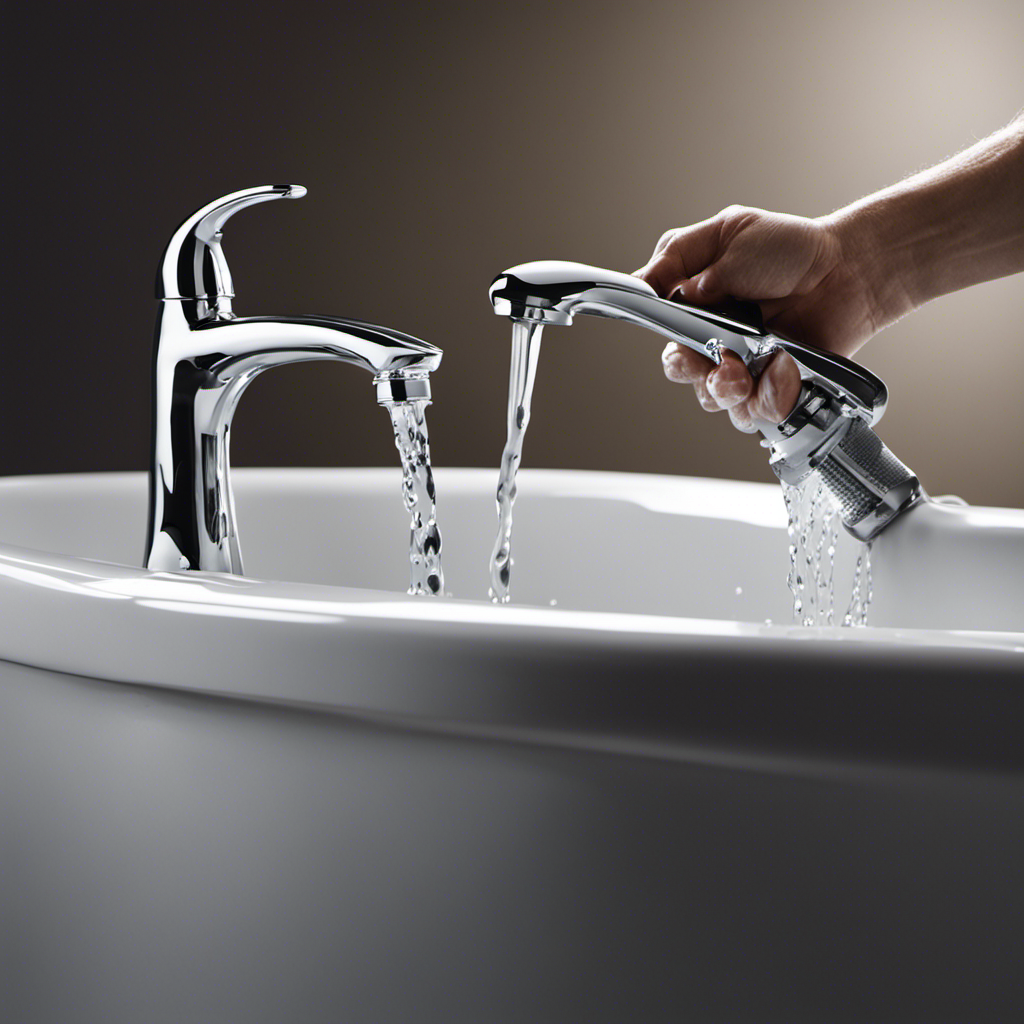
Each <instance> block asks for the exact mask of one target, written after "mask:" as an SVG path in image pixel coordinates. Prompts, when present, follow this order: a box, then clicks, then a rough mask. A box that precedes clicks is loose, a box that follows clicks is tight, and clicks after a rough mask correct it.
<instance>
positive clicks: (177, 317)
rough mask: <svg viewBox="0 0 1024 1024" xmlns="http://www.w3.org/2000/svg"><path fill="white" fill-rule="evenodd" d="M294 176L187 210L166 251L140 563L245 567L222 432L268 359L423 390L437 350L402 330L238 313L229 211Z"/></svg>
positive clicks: (386, 391)
mask: <svg viewBox="0 0 1024 1024" xmlns="http://www.w3.org/2000/svg"><path fill="white" fill-rule="evenodd" d="M305 194H306V190H305V189H304V188H303V187H302V186H301V185H262V186H259V187H257V188H250V189H245V190H243V191H241V192H233V193H232V194H230V195H227V196H223V197H222V198H220V199H217V200H215V201H214V202H212V203H210V204H209V205H207V206H204V207H203V208H202V209H200V210H198V211H196V212H195V213H194V214H192V216H190V217H188V218H187V219H186V220H185V221H184V222H183V223H182V224H181V226H180V227H179V228H178V229H177V231H175V233H174V235H173V236H172V237H171V240H170V242H169V243H168V245H167V249H166V250H165V252H164V257H163V262H162V264H161V268H160V274H159V277H158V279H157V298H158V299H159V300H160V311H159V313H158V317H157V327H156V343H155V350H154V357H153V436H152V453H151V456H152V457H151V463H150V483H149V492H150V493H149V524H148V530H147V539H146V552H145V565H146V566H147V567H148V568H150V569H158V570H164V571H171V572H173V571H179V570H182V569H205V570H209V571H213V572H227V573H238V574H240V573H241V572H242V557H241V552H240V549H239V544H238V531H237V527H236V525H235V512H234V502H233V499H232V494H231V484H230V479H229V456H228V450H229V449H228V445H229V432H230V428H231V420H232V417H233V415H234V412H235V408H236V407H237V405H238V400H239V399H240V398H241V396H242V392H243V391H245V389H246V387H248V385H249V384H250V382H251V381H252V380H253V378H255V377H256V376H257V375H258V374H260V373H262V372H263V371H264V370H266V369H269V368H270V367H271V366H281V365H283V364H285V363H295V362H304V361H309V360H319V359H337V360H341V361H342V362H346V363H352V364H354V365H355V366H360V367H362V368H363V369H364V370H368V371H369V372H370V373H372V374H373V379H374V384H375V385H376V393H377V401H378V402H380V403H382V404H384V403H387V402H403V401H413V400H421V401H422V400H429V398H430V383H429V380H428V378H427V374H428V373H430V372H431V371H432V370H435V369H436V368H437V366H438V364H439V363H440V361H441V350H440V349H438V348H435V347H434V346H433V345H429V344H427V343H426V342H424V341H420V340H419V339H418V338H414V337H412V336H410V335H408V334H403V333H401V332H400V331H395V330H391V329H390V328H387V327H378V326H376V325H374V324H368V323H364V322H362V321H359V320H349V319H345V318H342V317H329V316H282V317H278V316H254V317H238V316H236V315H235V314H234V312H233V311H232V308H231V300H232V299H233V298H234V286H233V284H232V281H231V274H230V271H229V270H228V265H227V261H226V260H225V257H224V252H223V250H222V248H221V237H222V235H221V233H222V229H223V227H224V224H225V222H226V221H227V220H228V218H229V217H231V216H232V215H233V214H235V213H237V212H238V211H239V210H242V209H244V208H245V207H247V206H251V205H253V204H254V203H262V202H266V201H268V200H271V199H299V198H301V197H302V196H304V195H305Z"/></svg>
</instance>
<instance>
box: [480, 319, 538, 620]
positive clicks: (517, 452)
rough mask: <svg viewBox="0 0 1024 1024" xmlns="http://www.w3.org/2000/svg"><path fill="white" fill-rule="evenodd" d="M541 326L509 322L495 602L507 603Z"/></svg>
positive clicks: (493, 561) (494, 558)
mask: <svg viewBox="0 0 1024 1024" xmlns="http://www.w3.org/2000/svg"><path fill="white" fill-rule="evenodd" d="M541 330H542V325H541V324H538V323H524V322H522V321H519V320H513V321H512V363H511V366H510V367H509V375H508V423H507V434H506V440H505V449H504V451H503V452H502V453H501V467H500V469H499V472H498V491H497V503H498V536H497V538H496V539H495V542H494V550H493V552H492V553H491V586H490V589H489V590H488V592H487V593H488V595H489V596H490V598H491V600H492V601H493V602H494V603H495V604H507V603H508V601H509V599H510V594H509V585H510V583H511V578H512V566H513V564H514V563H513V561H512V506H513V505H514V504H515V501H516V472H517V470H518V469H519V463H520V461H521V460H522V457H523V439H524V438H525V436H526V427H527V425H528V424H529V422H530V402H531V400H532V398H533V383H534V380H535V379H536V376H537V359H538V357H539V356H540V335H541Z"/></svg>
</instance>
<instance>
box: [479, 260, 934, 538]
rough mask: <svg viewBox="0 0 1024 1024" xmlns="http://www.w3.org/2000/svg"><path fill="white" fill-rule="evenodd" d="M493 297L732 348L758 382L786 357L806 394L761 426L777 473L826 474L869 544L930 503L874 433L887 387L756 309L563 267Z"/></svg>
mask: <svg viewBox="0 0 1024 1024" xmlns="http://www.w3.org/2000/svg"><path fill="white" fill-rule="evenodd" d="M490 299H491V304H492V305H493V306H494V311H495V312H496V313H498V314H500V315H503V316H508V317H511V318H512V319H513V320H521V321H526V322H530V323H534V324H539V325H547V324H553V325H558V326H567V325H568V324H571V323H572V320H573V317H574V316H575V315H576V314H577V313H589V314H591V315H592V316H601V317H609V318H611V319H613V320H625V321H626V322H627V323H631V324H635V325H636V326H638V327H645V328H647V329H648V330H650V331H654V332H656V333H657V334H661V335H664V336H665V337H666V338H669V339H671V340H672V341H677V342H680V343H681V344H683V345H686V346H687V347H689V348H691V349H694V350H695V351H697V352H700V353H701V354H702V355H705V356H707V357H708V358H710V359H711V360H712V361H713V362H715V363H720V362H721V361H722V351H723V350H724V349H728V350H729V351H730V352H734V353H735V354H736V355H737V356H739V358H740V359H741V360H742V361H743V363H744V365H745V366H746V367H747V369H748V370H749V371H750V372H751V374H752V375H753V376H755V377H756V376H757V375H758V374H759V373H760V372H761V371H762V370H763V369H764V367H765V365H766V364H767V362H768V360H769V359H770V358H771V357H772V356H773V355H774V353H775V352H776V351H777V350H778V349H782V350H783V351H785V352H788V353H789V354H790V355H791V356H792V357H793V358H794V359H795V360H796V362H797V364H798V365H799V367H800V372H801V377H802V378H803V386H802V388H801V392H800V396H799V398H798V399H797V403H796V406H795V407H794V409H793V411H792V412H791V413H790V414H789V415H788V416H787V417H786V419H785V420H784V421H783V422H782V423H780V424H777V425H776V424H772V423H759V424H758V427H759V429H760V430H761V433H762V434H763V435H764V438H765V440H764V441H763V442H762V443H763V444H764V445H765V447H767V448H768V449H769V450H770V452H771V458H770V465H771V467H772V469H773V470H774V471H775V473H776V475H777V476H778V477H779V478H780V479H781V480H782V481H783V482H785V483H788V484H798V483H800V482H801V481H802V480H804V479H806V477H808V476H809V475H810V474H811V473H813V472H815V471H817V472H818V473H819V475H820V478H821V480H822V482H823V483H824V485H825V487H826V488H827V489H828V490H829V491H830V492H831V493H832V494H833V496H834V497H835V498H836V499H837V501H838V503H839V506H840V518H841V519H842V521H843V525H844V526H845V527H846V529H847V530H848V531H849V532H850V533H851V534H853V535H854V536H855V537H857V538H859V539H860V540H865V541H867V540H870V539H871V538H872V537H874V536H876V535H877V534H878V533H880V532H881V531H882V530H883V529H884V528H885V527H886V526H887V525H888V524H889V523H891V522H892V521H893V520H894V519H895V518H896V517H897V516H898V515H900V514H901V513H902V512H905V511H906V510H907V509H909V508H911V507H912V506H914V505H916V504H917V503H918V502H920V501H922V500H924V492H923V490H922V489H921V485H920V482H919V481H918V479H917V477H916V476H915V475H914V474H913V472H912V471H911V470H909V469H908V468H907V467H906V466H905V465H904V464H903V463H902V462H900V461H899V459H897V458H896V456H894V455H893V454H892V452H890V451H889V449H888V448H886V447H885V445H884V444H882V442H881V441H880V440H879V438H878V437H877V436H876V435H875V433H874V431H872V429H871V427H872V426H874V425H875V424H876V423H877V422H878V421H879V420H880V419H881V417H882V414H883V413H884V412H885V406H886V403H887V401H888V393H887V391H886V387H885V384H884V383H883V382H882V381H881V380H880V379H879V378H878V377H876V376H875V375H874V374H873V373H871V372H869V371H868V370H866V369H864V367H862V366H858V365H857V363H854V362H852V361H851V360H849V359H844V358H843V357H842V356H838V355H832V354H831V353H828V352H824V351H822V350H821V349H817V348H812V347H810V346H808V345H803V344H801V343H800V342H797V341H792V340H790V339H788V338H783V337H779V336H777V335H774V334H771V333H770V332H768V331H766V330H765V328H764V324H763V321H762V318H761V310H760V307H758V306H757V305H756V304H755V303H750V302H740V301H737V300H729V301H728V302H727V303H725V304H723V305H720V306H717V307H714V308H710V307H707V308H706V307H701V306H691V305H686V304H685V303H682V302H674V301H672V302H670V301H668V300H666V299H662V298H659V297H658V295H657V294H656V293H655V291H654V289H653V288H651V286H650V285H648V284H647V283H646V282H644V281H641V280H639V278H636V277H632V276H631V275H629V274H621V273H618V272H616V271H613V270H602V269H599V268H597V267H590V266H587V265H585V264H582V263H567V262H563V261H559V260H552V261H542V262H537V263H524V264H521V265H520V266H517V267H511V268H509V269H508V270H506V271H504V272H503V273H501V274H499V275H498V276H497V277H496V278H495V279H494V281H493V282H492V283H491V287H490Z"/></svg>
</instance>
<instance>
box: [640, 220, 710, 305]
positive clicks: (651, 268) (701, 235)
mask: <svg viewBox="0 0 1024 1024" xmlns="http://www.w3.org/2000/svg"><path fill="white" fill-rule="evenodd" d="M720 235H721V223H720V221H719V218H718V217H712V218H710V219H709V220H704V221H701V222H700V223H699V224H692V225H691V226H690V227H687V228H679V230H677V231H676V232H675V233H674V234H673V236H672V238H671V240H670V241H669V242H668V244H667V245H666V246H665V247H664V248H662V249H661V251H660V252H659V251H656V252H655V254H654V255H653V256H652V257H651V259H650V262H649V263H648V264H647V266H645V267H643V268H641V269H640V270H638V271H637V272H636V276H637V277H639V278H640V279H641V280H643V281H646V282H647V283H648V284H649V285H650V286H651V287H652V288H653V289H654V290H655V291H656V292H657V293H658V294H659V295H661V296H663V297H664V298H668V296H670V295H671V294H672V293H673V292H674V291H675V290H676V288H678V287H679V285H681V284H682V283H683V282H684V281H686V280H687V279H688V278H691V277H693V275H694V274H696V273H698V272H699V271H702V270H703V269H704V268H705V267H707V266H708V264H709V263H711V261H712V260H714V258H715V257H716V255H717V254H718V242H719V237H720Z"/></svg>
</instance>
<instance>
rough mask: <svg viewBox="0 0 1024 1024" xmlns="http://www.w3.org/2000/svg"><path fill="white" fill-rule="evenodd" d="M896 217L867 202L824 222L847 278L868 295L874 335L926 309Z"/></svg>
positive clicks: (867, 299)
mask: <svg viewBox="0 0 1024 1024" xmlns="http://www.w3.org/2000/svg"><path fill="white" fill-rule="evenodd" d="M894 213H895V211H890V210H886V209H885V208H884V206H883V205H881V204H880V205H874V204H871V205H868V204H865V203H864V202H863V201H862V202H860V203H854V204H851V205H850V206H846V207H843V208H842V209H840V210H837V211H836V212H835V213H832V214H829V215H827V216H825V217H821V218H819V223H820V224H821V225H822V227H823V228H824V229H825V230H826V231H828V232H830V233H831V235H832V237H833V238H834V239H835V242H836V247H837V251H838V253H839V262H840V267H841V273H842V275H843V276H844V277H845V278H846V279H847V280H850V281H854V282H856V283H857V287H858V289H859V290H860V291H861V293H862V300H863V302H864V304H865V306H866V307H867V309H868V311H869V316H870V319H871V323H872V328H873V331H872V333H877V332H878V331H880V330H882V329H883V328H884V327H888V326H889V325H890V324H892V323H895V322H896V321H897V320H899V319H900V317H903V316H906V314H907V313H910V312H912V311H913V310H914V309H916V308H917V307H918V306H919V305H921V302H920V301H917V300H915V298H914V295H915V288H914V283H913V282H914V265H913V260H912V252H911V250H910V248H909V247H906V246H904V245H901V244H900V243H899V240H898V239H895V240H894V239H893V238H892V234H891V233H892V227H893V224H892V220H893V215H894Z"/></svg>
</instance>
